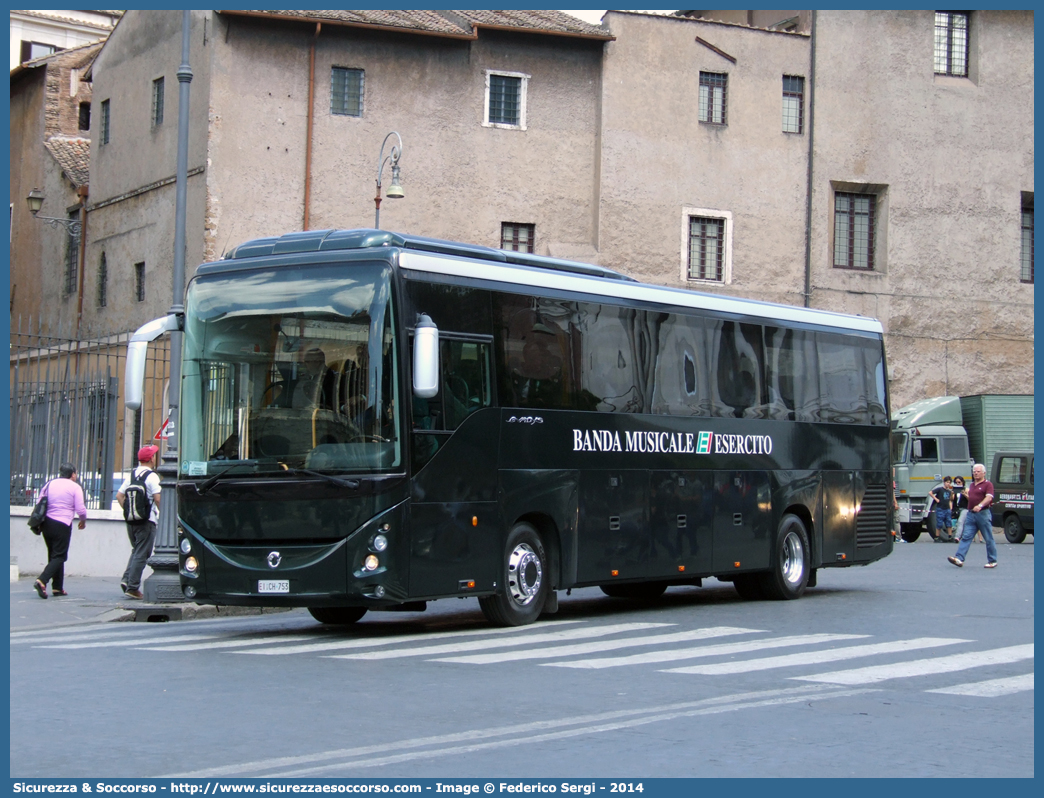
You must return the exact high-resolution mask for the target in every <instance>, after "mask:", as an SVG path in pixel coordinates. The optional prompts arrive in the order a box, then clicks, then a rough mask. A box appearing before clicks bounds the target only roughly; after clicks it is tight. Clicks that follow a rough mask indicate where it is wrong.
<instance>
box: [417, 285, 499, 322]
mask: <svg viewBox="0 0 1044 798" xmlns="http://www.w3.org/2000/svg"><path fill="white" fill-rule="evenodd" d="M406 298H407V301H406V308H405V310H406V316H405V318H406V319H407V326H413V319H414V318H415V317H416V314H417V313H427V314H428V315H429V316H430V317H431V320H432V321H434V322H435V325H436V326H437V327H438V328H439V329H440V330H444V331H446V332H449V331H451V330H452V331H453V332H458V333H474V334H478V335H489V334H490V332H491V328H492V320H491V317H490V297H489V292H488V291H483V290H479V289H476V288H467V287H466V286H460V285H440V284H439V283H422V282H419V281H416V280H410V281H408V282H407V283H406Z"/></svg>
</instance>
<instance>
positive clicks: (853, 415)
mask: <svg viewBox="0 0 1044 798" xmlns="http://www.w3.org/2000/svg"><path fill="white" fill-rule="evenodd" d="M816 350H817V353H818V355H819V390H820V408H819V420H820V421H833V422H838V423H842V424H866V423H867V422H868V421H869V411H868V408H867V397H866V382H865V378H864V364H863V353H862V349H861V348H859V347H856V346H853V345H852V342H851V339H848V340H846V339H845V338H843V337H841V336H839V335H834V334H832V333H817V334H816Z"/></svg>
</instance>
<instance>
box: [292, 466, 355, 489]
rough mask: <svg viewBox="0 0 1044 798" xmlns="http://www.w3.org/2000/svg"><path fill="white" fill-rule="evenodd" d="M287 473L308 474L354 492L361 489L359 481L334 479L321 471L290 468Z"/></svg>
mask: <svg viewBox="0 0 1044 798" xmlns="http://www.w3.org/2000/svg"><path fill="white" fill-rule="evenodd" d="M287 471H288V472H289V473H291V474H308V476H310V477H319V479H325V480H326V481H327V482H332V483H333V484H335V485H340V486H341V487H342V488H351V489H352V490H355V489H356V488H358V487H359V480H357V479H341V478H340V477H334V476H331V475H330V474H323V473H321V472H319V471H312V470H310V469H307V468H288V469H287Z"/></svg>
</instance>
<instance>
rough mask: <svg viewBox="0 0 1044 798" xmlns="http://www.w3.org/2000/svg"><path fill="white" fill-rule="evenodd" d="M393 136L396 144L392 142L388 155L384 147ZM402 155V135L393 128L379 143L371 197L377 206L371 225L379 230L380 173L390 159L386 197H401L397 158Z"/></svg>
mask: <svg viewBox="0 0 1044 798" xmlns="http://www.w3.org/2000/svg"><path fill="white" fill-rule="evenodd" d="M392 136H395V138H397V139H398V140H399V143H398V144H392V148H391V152H390V153H388V155H385V154H384V148H385V146H386V145H387V144H388V139H390V138H391V137H392ZM401 157H402V136H400V135H399V134H398V133H396V132H395V131H394V130H393V131H392V132H391V133H389V134H388V135H387V136H385V137H384V142H383V143H382V144H381V154H380V155H379V156H377V196H376V197H374V198H373V202H374V205H376V206H377V211H376V213H375V214H374V217H373V226H374V227H375V228H376V229H378V230H380V229H381V173H383V172H384V165H385V164H386V163H388V161H391V167H392V182H391V185H390V186H388V198H389V199H402V198H403V196H405V195H404V194H403V191H402V186H401V185H399V180H400V177H401V176H400V174H399V158H401Z"/></svg>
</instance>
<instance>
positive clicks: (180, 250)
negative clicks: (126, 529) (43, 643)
mask: <svg viewBox="0 0 1044 798" xmlns="http://www.w3.org/2000/svg"><path fill="white" fill-rule="evenodd" d="M191 29H192V12H191V11H188V10H185V11H183V12H182V16H181V65H180V66H179V67H178V71H177V76H178V155H177V167H176V170H177V171H176V172H175V184H174V270H173V273H172V277H171V283H172V285H173V289H174V304H172V305H171V306H170V313H171V315H173V316H178V315H184V312H185V306H184V304H183V302H184V299H185V246H186V243H185V242H186V232H185V227H186V208H187V205H188V193H187V192H188V141H189V96H190V88H189V87H190V84H191V83H192V66H191V64H190V63H189V52H190V46H189V45H190V42H191V39H190V32H191ZM183 335H184V333H182V332H181V331H180V330H172V331H171V333H170V383H169V384H170V396H169V399H168V402H167V404H168V406H169V408H170V414H169V415H168V422H167V431H168V432H169V433H170V437H169V438H168V439H167V446H166V448H165V449H164V451H163V455H162V462H161V464H160V466H159V468H157V469H156V470H157V471H158V472H159V475H160V486H161V487H162V488H163V501H162V502H160V513H159V523H158V524H157V525H156V546H155V549H154V550H153V554H152V556H151V557H150V558H149V560H148V564H149V567H150V568H152V575H151V576H150V577H149V578H148V579H146V580H145V583H144V585H143V587H144V589H145V590H144V592H145V600H146V601H150V602H156V603H162V602H176V601H184V600H185V597H184V596H183V595H182V592H181V583H180V578H179V576H178V539H177V519H178V494H177V476H178V409H179V406H180V391H181V341H182V337H183Z"/></svg>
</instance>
